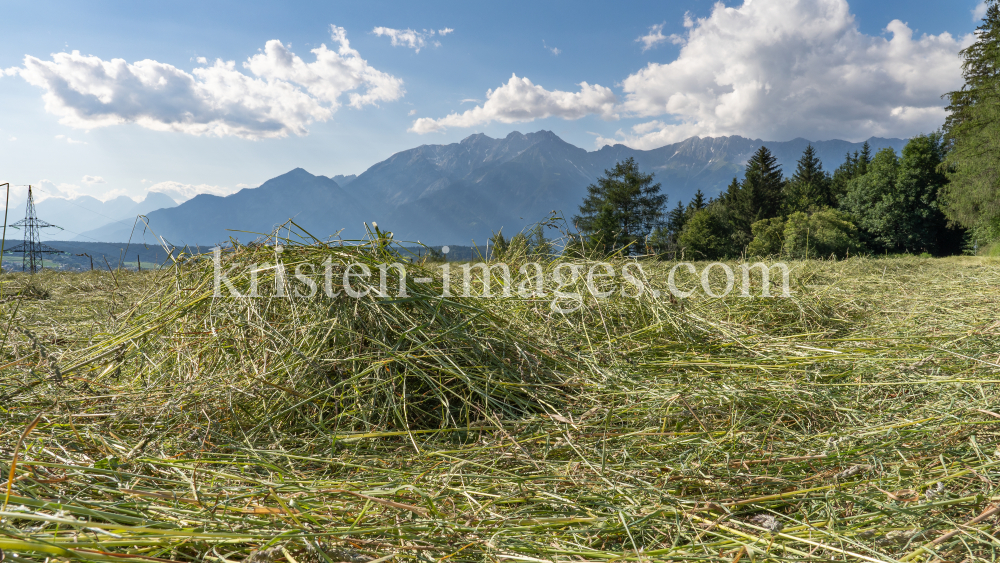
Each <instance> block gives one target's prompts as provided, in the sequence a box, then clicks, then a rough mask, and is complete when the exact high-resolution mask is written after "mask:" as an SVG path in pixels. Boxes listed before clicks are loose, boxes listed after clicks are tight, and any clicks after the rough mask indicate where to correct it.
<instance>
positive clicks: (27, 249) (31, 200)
mask: <svg viewBox="0 0 1000 563" xmlns="http://www.w3.org/2000/svg"><path fill="white" fill-rule="evenodd" d="M10 226H11V227H14V228H15V229H21V228H23V229H24V242H23V243H22V244H19V245H17V246H15V247H14V248H11V249H10V250H8V252H20V253H21V254H22V256H23V258H22V260H21V271H22V272H31V273H32V274H34V273H35V272H37V271H38V270H41V269H42V255H43V254H52V253H62V251H61V250H57V249H55V248H52V247H51V246H49V245H47V244H42V243H41V242H40V241H39V240H38V229H43V228H46V227H55V228H57V229H62V227H59V226H56V225H53V224H51V223H48V222H46V221H42V220H41V219H39V218H38V216H37V215H36V214H35V197H34V196H33V195H32V194H31V186H28V205H27V207H26V209H25V214H24V219H22V220H20V221H18V222H17V223H12V224H11V225H10Z"/></svg>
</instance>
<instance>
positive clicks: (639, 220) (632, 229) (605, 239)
mask: <svg viewBox="0 0 1000 563" xmlns="http://www.w3.org/2000/svg"><path fill="white" fill-rule="evenodd" d="M666 203H667V196H666V195H665V194H661V193H660V184H659V183H654V182H653V175H652V174H643V173H641V172H640V171H639V166H638V165H637V164H636V163H635V160H634V159H632V158H629V159H628V160H625V161H624V162H619V163H617V164H616V165H615V167H614V168H612V169H611V170H605V171H604V176H602V177H601V178H598V179H597V183H596V184H591V185H590V186H588V187H587V197H586V198H585V199H584V200H583V204H582V205H581V206H580V214H579V215H577V216H575V217H574V218H573V221H574V223H575V224H576V225H577V228H578V229H580V232H582V233H583V234H584V235H585V236H587V237H588V238H589V239H590V240H591V241H593V242H594V243H596V244H599V245H603V246H605V247H606V249H607V250H608V251H617V250H618V249H621V248H626V247H630V249H631V250H630V252H643V251H644V250H645V244H644V243H645V238H646V237H647V236H648V235H649V234H650V233H652V232H653V230H654V229H655V228H656V227H658V226H659V225H660V223H661V221H662V219H663V215H664V207H665V205H666ZM630 245H631V246H630Z"/></svg>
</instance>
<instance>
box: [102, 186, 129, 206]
mask: <svg viewBox="0 0 1000 563" xmlns="http://www.w3.org/2000/svg"><path fill="white" fill-rule="evenodd" d="M120 196H125V197H127V198H129V199H131V200H132V201H135V198H133V197H132V196H130V195H128V192H126V191H125V190H124V189H123V188H115V189H113V190H108V191H106V192H104V193H103V194H101V195H100V196H99V197H98V198H97V199H99V200H101V201H110V200H112V199H115V198H116V197H120ZM136 203H138V202H136Z"/></svg>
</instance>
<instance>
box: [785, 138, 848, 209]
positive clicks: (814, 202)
mask: <svg viewBox="0 0 1000 563" xmlns="http://www.w3.org/2000/svg"><path fill="white" fill-rule="evenodd" d="M831 187H832V186H831V178H830V174H828V173H827V172H826V171H825V170H823V163H822V162H820V159H819V157H818V156H816V149H814V148H813V146H812V145H809V146H807V147H806V150H805V151H804V152H803V153H802V158H800V159H799V162H798V165H797V167H796V169H795V174H793V175H792V177H791V179H790V180H789V181H788V182H786V183H785V188H784V206H783V207H784V212H785V213H786V214H790V213H794V212H796V211H808V210H816V209H820V208H823V207H832V206H834V205H836V201H835V200H834V198H833V193H832V192H831Z"/></svg>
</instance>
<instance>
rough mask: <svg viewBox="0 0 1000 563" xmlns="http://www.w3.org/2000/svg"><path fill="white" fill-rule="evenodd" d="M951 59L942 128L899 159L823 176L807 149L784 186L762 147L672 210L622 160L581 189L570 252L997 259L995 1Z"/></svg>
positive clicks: (911, 144) (865, 162) (998, 41)
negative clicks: (956, 72)
mask: <svg viewBox="0 0 1000 563" xmlns="http://www.w3.org/2000/svg"><path fill="white" fill-rule="evenodd" d="M961 56H962V57H963V75H964V77H965V85H964V86H963V88H962V89H961V90H959V91H956V92H951V93H949V94H947V97H948V99H949V106H948V107H947V110H948V117H947V120H946V122H945V124H944V127H943V129H942V130H941V131H939V132H934V133H931V134H922V135H918V136H916V137H913V138H912V139H910V140H909V141H908V142H907V144H906V146H905V147H904V148H903V150H902V154H896V152H895V151H894V150H893V149H891V148H886V149H881V150H879V151H877V152H875V153H874V154H873V153H872V150H871V147H870V146H869V145H868V143H865V145H864V147H863V148H862V149H861V150H860V151H856V152H854V153H853V154H850V153H849V154H847V155H846V157H845V159H844V162H843V163H842V164H841V165H840V166H839V167H838V168H837V169H836V170H834V171H833V173H829V172H827V171H826V170H824V169H823V163H822V162H820V159H819V158H818V157H817V155H816V151H815V149H814V148H813V147H812V146H811V145H810V146H808V147H807V148H806V149H805V151H804V153H803V154H802V157H801V158H800V159H799V161H798V163H797V164H796V168H795V171H794V172H793V173H792V175H791V176H789V177H786V176H785V174H784V171H782V169H781V166H779V165H778V163H777V159H776V158H775V157H774V155H773V154H772V153H771V152H770V150H768V148H767V147H766V146H762V147H760V148H759V149H758V150H757V151H756V152H755V153H754V155H753V156H752V157H751V158H750V160H749V161H748V162H747V164H746V167H745V171H744V174H743V177H742V178H739V177H736V178H733V181H732V183H731V184H730V185H729V187H728V188H727V189H726V190H725V191H724V192H722V193H721V194H719V195H718V196H717V197H712V198H708V199H706V197H705V194H704V193H702V192H701V190H698V191H697V192H696V193H695V195H694V197H693V198H692V199H691V200H690V201H688V202H687V203H686V204H684V203H682V202H678V203H677V205H676V207H674V208H672V209H668V207H667V196H666V195H665V194H663V193H661V186H660V184H658V183H656V182H655V181H654V176H653V174H644V173H642V172H641V171H640V170H639V168H638V165H637V164H636V163H635V160H634V159H631V158H630V159H628V160H626V161H624V162H619V163H618V164H616V165H615V167H614V168H612V169H610V170H605V173H604V176H602V177H601V178H599V179H598V180H597V182H596V183H594V184H592V185H590V186H588V188H587V196H586V198H585V199H584V201H583V203H582V205H581V206H580V212H579V214H578V215H577V216H575V217H574V218H573V221H574V223H575V224H576V227H577V228H578V229H579V231H580V233H581V236H580V238H579V240H578V241H577V242H576V243H575V245H576V248H577V249H578V250H581V251H593V250H597V251H603V252H609V253H613V252H624V253H627V254H643V253H650V252H655V253H657V254H661V255H662V254H668V255H671V256H676V257H679V256H684V257H687V258H691V259H712V260H714V259H721V258H734V257H738V256H742V255H754V256H768V255H782V256H788V257H794V258H808V257H829V256H836V257H845V256H849V255H851V254H857V253H879V254H881V253H913V254H930V255H937V256H940V255H949V254H958V253H962V252H963V251H973V252H975V251H978V250H981V249H984V248H985V249H988V250H989V249H992V250H994V251H1000V0H988V1H987V11H986V16H985V17H984V18H983V22H982V24H981V25H980V26H979V27H978V28H977V39H976V41H975V43H974V44H972V45H971V46H970V47H968V48H966V49H965V50H963V51H962V52H961ZM571 250H573V249H571Z"/></svg>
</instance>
